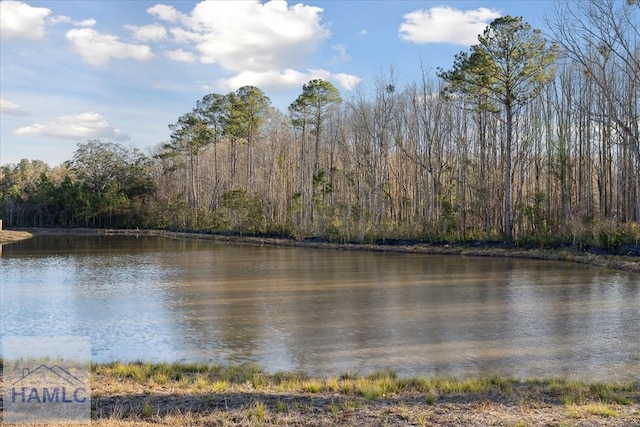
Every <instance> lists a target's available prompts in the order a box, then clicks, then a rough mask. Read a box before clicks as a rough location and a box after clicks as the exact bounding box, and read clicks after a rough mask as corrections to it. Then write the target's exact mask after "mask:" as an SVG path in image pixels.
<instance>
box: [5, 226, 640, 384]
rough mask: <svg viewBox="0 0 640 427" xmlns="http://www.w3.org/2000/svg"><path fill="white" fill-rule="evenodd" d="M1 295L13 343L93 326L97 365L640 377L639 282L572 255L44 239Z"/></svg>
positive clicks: (16, 248) (13, 261)
mask: <svg viewBox="0 0 640 427" xmlns="http://www.w3.org/2000/svg"><path fill="white" fill-rule="evenodd" d="M0 291H1V293H0V296H1V298H0V299H1V305H0V308H1V313H2V322H1V323H0V332H1V334H2V336H3V337H5V336H24V335H29V336H57V335H82V336H89V337H90V338H91V342H92V359H93V361H95V362H108V361H114V360H121V361H133V360H140V359H142V360H149V361H204V362H212V363H249V362H251V363H257V364H259V365H260V366H261V367H263V368H265V369H266V370H268V371H271V372H275V371H279V370H296V371H305V372H308V373H310V374H314V375H339V374H341V373H344V372H357V373H366V372H370V371H372V370H378V369H385V368H391V369H394V370H396V371H397V372H398V373H400V374H401V375H425V376H447V377H449V376H455V377H465V376H475V375H503V376H515V377H518V378H528V377H563V378H571V379H578V380H589V381H601V380H609V381H611V380H630V379H638V378H640V351H639V349H640V276H639V275H638V274H633V273H626V272H620V271H612V270H606V269H601V268H597V267H589V266H583V265H577V264H572V263H563V262H550V261H537V260H521V259H497V258H474V257H460V256H435V255H426V254H406V253H404V254H399V253H398V254H394V253H375V252H359V251H342V250H323V249H308V248H292V247H276V246H256V245H249V244H230V243H221V242H213V241H204V240H188V239H169V238H162V237H151V236H143V237H136V236H40V237H35V238H33V239H29V240H25V241H22V242H18V243H14V244H11V245H5V246H4V248H3V254H2V259H1V272H0Z"/></svg>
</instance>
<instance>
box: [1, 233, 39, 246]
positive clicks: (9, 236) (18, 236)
mask: <svg viewBox="0 0 640 427" xmlns="http://www.w3.org/2000/svg"><path fill="white" fill-rule="evenodd" d="M30 237H33V235H32V234H31V233H27V232H26V231H11V230H0V243H11V242H17V241H18V240H24V239H28V238H30Z"/></svg>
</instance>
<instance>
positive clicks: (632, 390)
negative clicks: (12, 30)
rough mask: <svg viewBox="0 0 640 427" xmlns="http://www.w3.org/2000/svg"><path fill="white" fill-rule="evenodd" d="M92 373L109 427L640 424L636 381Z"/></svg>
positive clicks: (234, 371)
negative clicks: (169, 426) (182, 426)
mask: <svg viewBox="0 0 640 427" xmlns="http://www.w3.org/2000/svg"><path fill="white" fill-rule="evenodd" d="M0 363H1V361H0ZM0 366H1V365H0ZM0 375H2V374H1V370H0ZM90 377H91V423H92V425H98V426H104V427H112V426H113V427H115V426H134V425H135V426H140V425H145V426H146V425H149V426H151V425H230V426H248V425H262V426H279V425H326V426H328V425H340V426H347V427H355V426H370V425H385V426H398V427H399V426H406V425H415V426H427V425H429V426H436V425H437V426H440V425H451V426H462V425H464V426H472V427H475V426H478V427H479V426H486V425H508V426H543V425H544V426H548V425H556V426H560V425H581V426H616V427H617V426H630V425H640V383H638V382H628V383H584V382H578V381H571V380H565V379H554V378H551V379H536V378H532V379H520V380H518V379H513V378H506V377H486V378H485V377H478V378H461V379H455V378H428V377H421V376H418V377H406V378H405V377H399V376H398V375H397V374H396V373H395V372H394V371H392V370H384V371H378V372H373V373H371V374H368V375H362V376H361V375H355V374H352V373H343V374H341V375H339V376H333V377H310V376H307V375H306V374H304V373H300V372H276V373H273V374H270V373H266V372H264V371H263V370H261V369H260V368H259V367H258V366H257V365H252V364H249V365H241V366H233V365H230V366H220V365H208V364H196V363H145V362H131V363H120V362H112V363H107V364H93V365H92V367H91V376H90ZM0 380H1V376H0ZM1 399H2V397H1V396H0V402H1ZM1 421H2V412H1V411H0V423H1Z"/></svg>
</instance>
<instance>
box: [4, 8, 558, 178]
mask: <svg viewBox="0 0 640 427" xmlns="http://www.w3.org/2000/svg"><path fill="white" fill-rule="evenodd" d="M554 4H555V3H554V1H552V0H530V1H526V0H524V1H517V0H491V1H489V0H487V1H483V0H471V1H450V0H442V1H430V0H423V1H413V0H375V1H369V0H332V1H315V0H301V1H300V2H298V1H260V0H228V1H224V0H212V1H202V2H198V1H187V0H181V1H158V0H154V1H146V0H131V1H126V0H119V1H114V0H102V1H90V0H75V1H65V0H53V1H26V2H25V1H15V0H2V1H0V164H7V163H18V162H19V161H20V160H21V159H24V158H27V159H29V160H42V161H45V162H46V163H48V164H49V166H52V167H53V166H57V165H59V164H61V163H62V162H64V161H65V160H68V159H70V158H71V157H72V156H73V152H74V151H75V149H76V148H77V144H78V143H85V142H87V141H88V140H94V139H98V140H101V141H110V142H116V143H119V144H122V145H123V146H125V147H128V148H139V149H141V150H143V151H144V152H147V153H148V152H150V151H151V150H152V149H153V148H154V147H156V146H157V145H159V144H161V143H163V142H167V141H168V140H169V136H170V131H169V128H168V125H169V124H171V123H175V122H176V121H177V119H178V117H180V116H181V115H183V114H185V113H187V112H189V111H191V110H192V109H193V108H194V107H195V104H196V101H198V100H199V99H201V98H202V97H203V96H205V95H207V94H210V93H220V94H227V93H229V92H232V91H235V90H237V89H238V88H240V87H242V86H245V85H253V86H256V87H258V88H260V89H261V90H262V91H263V92H264V93H265V94H266V95H267V96H268V97H269V98H270V99H271V101H272V104H273V105H274V107H276V108H278V109H280V110H281V111H282V112H285V113H286V111H287V106H288V105H289V104H291V103H292V102H293V101H294V100H295V99H296V97H297V96H298V95H299V94H300V93H301V91H302V86H303V85H304V84H305V83H307V82H309V81H310V80H313V79H316V78H320V79H324V80H328V81H330V82H331V83H333V84H334V85H335V86H336V87H337V88H338V90H339V91H340V93H341V95H342V97H343V98H345V99H348V98H349V97H350V96H352V95H353V94H354V93H355V91H356V90H364V91H365V93H366V91H367V89H371V88H373V87H374V85H375V82H376V80H377V79H380V78H381V77H383V76H389V74H390V73H391V72H393V75H394V77H395V78H396V80H397V83H398V85H399V86H400V87H401V86H402V85H404V84H408V83H412V82H416V81H418V80H419V79H420V75H421V72H422V71H421V70H422V69H425V70H427V71H428V72H429V73H432V74H433V75H435V72H436V70H437V69H438V68H443V69H445V70H446V69H450V68H451V66H452V64H453V59H454V56H455V55H456V54H457V53H459V52H461V51H468V49H469V47H470V46H471V45H473V44H476V43H477V35H478V34H480V33H481V32H482V31H483V29H484V28H485V27H486V26H487V25H488V24H489V23H490V22H491V21H492V20H494V19H495V18H498V17H500V16H505V15H511V16H521V17H523V19H524V20H525V21H526V22H528V23H530V24H531V25H532V26H533V27H534V28H540V29H542V30H543V31H544V30H545V25H544V17H545V16H551V15H552V14H553V10H554Z"/></svg>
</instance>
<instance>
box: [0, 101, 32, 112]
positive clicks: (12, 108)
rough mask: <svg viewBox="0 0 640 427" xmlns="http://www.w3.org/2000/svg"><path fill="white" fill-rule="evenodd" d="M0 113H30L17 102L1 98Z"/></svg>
mask: <svg viewBox="0 0 640 427" xmlns="http://www.w3.org/2000/svg"><path fill="white" fill-rule="evenodd" d="M0 114H4V115H7V116H26V115H28V114H29V113H28V112H26V111H24V110H23V109H22V108H20V106H19V105H18V104H16V103H15V102H11V101H9V100H6V99H2V98H0Z"/></svg>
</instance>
